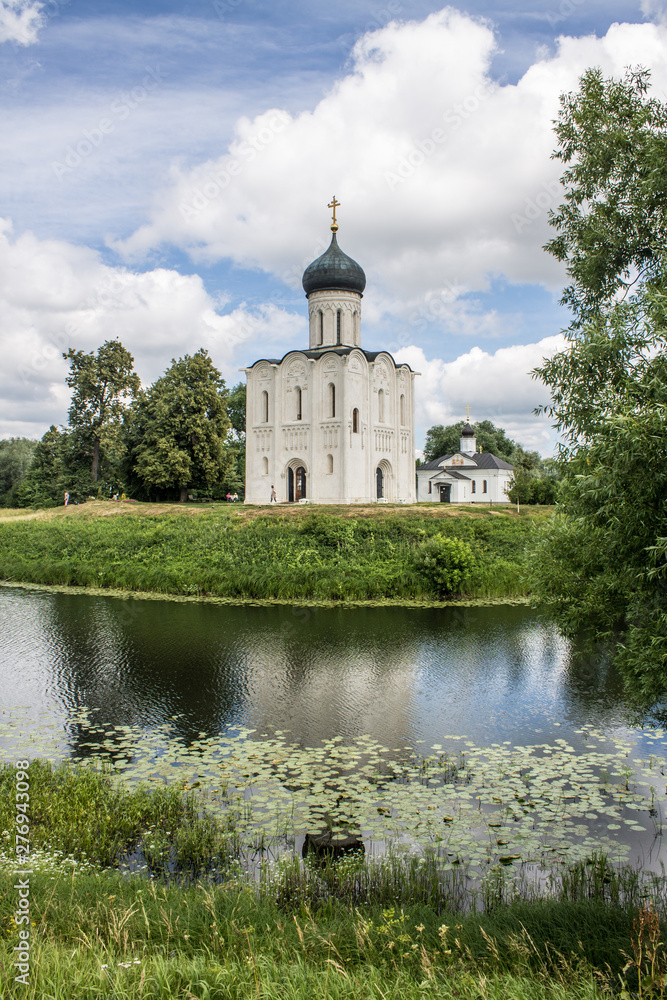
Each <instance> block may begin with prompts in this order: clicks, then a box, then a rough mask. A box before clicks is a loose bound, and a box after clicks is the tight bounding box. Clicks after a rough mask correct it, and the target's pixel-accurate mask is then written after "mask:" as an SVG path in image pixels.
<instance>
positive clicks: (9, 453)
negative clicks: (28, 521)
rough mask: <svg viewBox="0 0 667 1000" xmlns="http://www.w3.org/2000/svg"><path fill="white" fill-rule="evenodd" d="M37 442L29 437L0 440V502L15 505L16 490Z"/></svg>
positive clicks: (26, 470) (9, 505)
mask: <svg viewBox="0 0 667 1000" xmlns="http://www.w3.org/2000/svg"><path fill="white" fill-rule="evenodd" d="M36 447H37V442H36V441H32V440H31V439H30V438H23V437H18V438H8V439H5V440H4V441H0V504H2V505H3V506H5V507H14V506H16V490H17V488H18V485H19V483H20V482H21V480H22V479H23V477H24V476H25V474H26V473H27V472H28V470H29V468H30V466H31V465H32V461H33V458H34V455H35V448H36Z"/></svg>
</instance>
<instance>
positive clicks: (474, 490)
mask: <svg viewBox="0 0 667 1000" xmlns="http://www.w3.org/2000/svg"><path fill="white" fill-rule="evenodd" d="M470 492H471V493H476V492H477V483H476V482H475V480H474V479H473V481H472V485H471V487H470Z"/></svg>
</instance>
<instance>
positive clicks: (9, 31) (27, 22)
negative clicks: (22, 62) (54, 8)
mask: <svg viewBox="0 0 667 1000" xmlns="http://www.w3.org/2000/svg"><path fill="white" fill-rule="evenodd" d="M43 8H44V4H43V3H42V2H41V0H0V42H16V43H17V44H18V45H34V43H35V42H36V41H37V33H38V31H39V29H40V28H41V27H42V24H43V22H44V18H43V15H42V10H43Z"/></svg>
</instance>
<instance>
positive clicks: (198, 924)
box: [0, 761, 667, 1000]
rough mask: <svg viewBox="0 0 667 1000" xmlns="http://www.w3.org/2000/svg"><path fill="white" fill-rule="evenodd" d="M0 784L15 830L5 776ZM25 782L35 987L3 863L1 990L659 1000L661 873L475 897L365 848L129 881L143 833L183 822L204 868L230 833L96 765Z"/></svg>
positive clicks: (7, 771)
mask: <svg viewBox="0 0 667 1000" xmlns="http://www.w3.org/2000/svg"><path fill="white" fill-rule="evenodd" d="M0 777H1V780H0V784H1V785H2V788H1V792H2V803H3V805H2V809H3V812H2V813H1V815H0V822H1V823H2V824H5V823H9V829H11V828H12V824H13V814H12V812H11V810H9V811H8V809H7V806H6V802H7V801H8V800H10V799H12V800H13V796H12V785H13V783H14V781H15V780H16V773H15V770H14V769H13V768H10V767H6V768H4V769H3V771H2V773H1V776H0ZM29 778H30V826H31V833H30V839H31V846H32V847H33V849H34V851H35V853H34V856H33V857H32V858H31V866H32V867H33V874H32V875H31V876H30V935H31V937H30V943H31V971H30V979H29V983H28V985H27V986H26V985H23V984H21V985H16V984H14V983H12V974H13V973H12V970H13V964H12V963H13V962H14V960H15V953H14V948H15V947H16V945H17V942H18V934H17V931H18V928H17V924H16V916H17V895H18V894H17V892H16V890H15V888H14V886H15V882H16V877H17V876H16V875H14V874H13V871H12V868H13V867H15V865H13V864H12V863H11V862H10V863H8V862H7V860H3V861H2V862H0V996H3V997H5V996H6V997H10V996H21V997H29V998H40V1000H41V998H47V1000H71V998H76V1000H92V998H95V1000H101V998H105V1000H110V998H111V997H113V998H122V1000H135V998H136V1000H139V998H141V1000H149V998H150V1000H152V998H156V1000H157V998H174V1000H175V998H177V997H178V998H182V997H185V998H188V997H190V998H191V997H195V998H196V1000H205V998H209V1000H213V998H239V1000H241V998H243V1000H245V998H257V1000H271V998H276V1000H278V998H281V1000H282V998H285V997H287V998H294V1000H297V998H298V1000H301V998H303V1000H313V998H317V1000H330V998H332V1000H333V998H340V1000H343V998H345V1000H347V998H350V1000H351V998H356V1000H368V998H377V1000H387V998H389V997H392V998H397V1000H398V998H399V997H400V998H401V1000H404V998H405V1000H418V998H420V1000H421V998H424V997H427V998H433V1000H435V998H440V1000H442V998H450V997H451V998H454V997H459V998H469V1000H473V998H475V1000H477V998H484V1000H489V998H506V1000H521V998H523V1000H542V998H543V1000H547V998H549V1000H557V998H560V1000H575V998H581V1000H584V998H587V1000H598V998H599V1000H601V998H602V997H606V996H611V995H614V994H615V995H619V990H620V987H621V985H623V986H624V988H626V991H627V992H626V994H625V995H626V996H627V997H629V996H631V995H639V994H638V992H637V991H638V989H639V988H641V989H642V992H641V995H642V996H645V997H654V996H664V989H663V986H664V973H665V959H664V955H663V954H662V950H661V943H660V942H661V935H662V934H664V931H665V925H664V922H662V923H661V920H660V918H661V917H662V916H663V915H664V912H665V905H666V896H667V893H666V891H665V880H664V878H657V877H654V878H653V879H652V880H648V879H646V878H643V877H642V876H641V875H640V874H639V873H637V872H633V871H632V870H631V869H625V870H623V869H619V868H617V867H614V866H612V865H610V864H609V863H608V862H607V861H606V860H605V859H604V858H602V857H598V858H592V859H590V860H589V861H588V862H585V863H581V864H579V865H576V866H573V867H571V868H564V867H561V868H560V869H559V873H558V875H557V876H556V875H554V877H553V878H552V879H551V881H550V884H549V890H548V893H546V892H545V890H544V888H543V887H542V888H540V887H539V886H538V885H537V884H536V883H535V882H532V883H531V882H528V881H525V882H524V883H523V884H521V883H518V882H517V881H516V880H505V879H504V878H503V877H502V876H501V875H500V874H499V875H498V878H497V879H495V880H487V882H486V884H485V885H484V886H482V887H480V888H477V889H472V888H471V887H470V886H469V885H466V883H465V882H464V880H463V879H460V878H459V879H457V878H456V877H454V876H451V875H450V876H448V877H444V878H443V876H442V873H441V872H440V871H439V869H438V866H437V864H436V862H435V860H434V859H433V858H430V859H429V857H428V856H427V857H424V858H418V857H408V858H405V857H396V856H389V857H385V858H382V859H375V860H373V859H365V858H363V857H361V856H359V855H356V856H348V857H347V858H345V859H343V860H342V861H332V860H331V859H326V858H324V859H321V860H320V859H317V858H315V859H312V858H311V860H310V861H308V862H306V863H303V862H301V861H299V860H297V859H296V858H294V857H286V858H283V859H282V860H280V861H278V862H277V863H274V864H273V865H271V866H264V867H262V868H261V870H260V871H259V873H258V877H257V878H256V879H254V880H253V879H249V878H247V877H242V876H241V874H240V873H239V870H238V869H234V868H233V866H231V867H229V868H228V869H227V872H226V874H222V876H221V877H220V876H219V881H218V882H217V883H216V882H212V881H203V880H202V881H199V882H196V883H193V882H192V881H191V880H188V881H186V882H185V883H182V884H177V883H175V882H174V881H173V880H167V881H165V880H164V879H162V878H156V877H154V878H146V877H143V876H138V875H134V876H131V877H130V876H127V875H122V874H120V873H119V872H118V871H117V870H116V869H115V867H114V860H113V859H114V854H118V853H119V852H120V853H121V854H122V852H123V851H124V850H125V849H126V848H127V847H128V846H129V845H131V844H132V843H134V842H135V841H136V839H137V838H138V837H140V836H142V834H143V833H145V832H147V831H153V830H155V829H160V830H162V831H163V832H164V833H165V835H166V834H167V833H168V834H169V837H170V842H171V844H172V845H173V844H174V843H177V842H178V837H179V830H180V829H181V827H182V828H183V830H185V831H189V833H188V836H189V842H190V853H191V855H195V856H196V857H198V858H199V860H200V861H203V860H205V859H207V858H208V859H209V860H211V859H213V858H214V857H215V854H216V852H217V851H219V845H220V843H221V840H222V839H224V838H227V839H228V838H229V834H230V831H231V828H232V826H233V822H232V821H230V823H228V824H227V825H225V824H220V821H216V822H213V821H210V822H209V821H207V820H206V818H205V817H202V816H201V815H199V814H200V813H201V810H198V809H196V808H193V806H194V804H195V800H194V799H193V798H192V796H191V795H190V794H185V793H183V792H181V791H180V790H175V789H173V788H172V789H165V788H155V789H151V790H148V789H146V788H145V787H139V788H134V789H122V790H120V789H118V788H116V787H114V785H113V784H112V782H111V780H110V776H109V775H108V774H104V773H100V772H98V771H94V770H92V769H91V768H89V767H82V766H78V767H74V766H72V765H70V764H65V765H60V766H58V767H52V766H49V765H48V764H45V763H43V762H41V763H40V762H38V761H33V762H32V763H31V765H30V771H29ZM198 815H199V820H198V819H197V816H198ZM167 828H168V829H167ZM3 829H6V828H5V827H3ZM46 847H48V849H49V852H50V853H49V855H48V856H47V854H45V853H44V849H45V848H46ZM57 852H60V853H57ZM65 854H69V855H70V857H69V858H64V857H63V855H65ZM76 857H78V858H80V859H81V858H85V860H83V861H76V860H75V858H76ZM184 857H185V864H184V867H185V869H187V865H188V856H184ZM159 873H160V874H162V875H167V874H168V872H167V870H166V869H164V868H163V869H161V871H160V872H159ZM640 947H641V952H642V954H641V957H640V956H639V949H640ZM628 955H631V956H634V957H635V962H634V965H633V966H631V967H629V968H626V956H628ZM652 956H655V957H656V965H655V968H654V969H653V971H654V973H656V975H654V978H653V987H654V988H653V990H652V991H651V982H650V963H651V958H652Z"/></svg>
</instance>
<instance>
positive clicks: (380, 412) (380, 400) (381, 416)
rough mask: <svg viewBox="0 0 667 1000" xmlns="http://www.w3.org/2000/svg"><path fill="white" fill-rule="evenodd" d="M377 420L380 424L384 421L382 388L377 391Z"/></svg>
mask: <svg viewBox="0 0 667 1000" xmlns="http://www.w3.org/2000/svg"><path fill="white" fill-rule="evenodd" d="M378 420H379V422H380V423H381V424H383V423H384V389H380V391H379V392H378Z"/></svg>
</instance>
